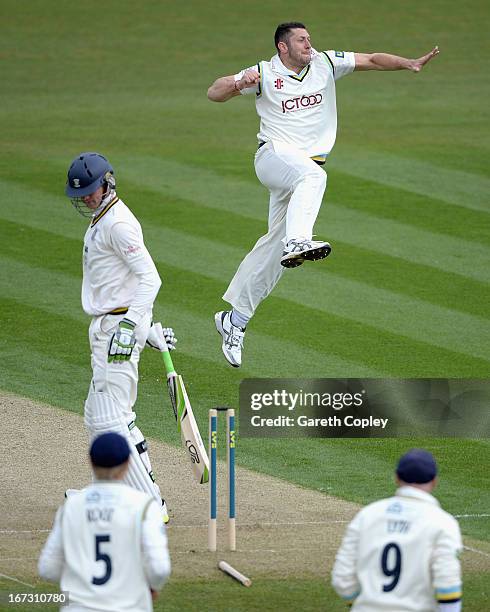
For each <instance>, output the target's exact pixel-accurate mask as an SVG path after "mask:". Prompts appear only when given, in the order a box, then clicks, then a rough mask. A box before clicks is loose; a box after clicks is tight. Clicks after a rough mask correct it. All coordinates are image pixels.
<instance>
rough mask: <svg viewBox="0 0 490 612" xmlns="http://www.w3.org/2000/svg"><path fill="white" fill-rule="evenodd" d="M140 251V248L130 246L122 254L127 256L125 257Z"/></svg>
mask: <svg viewBox="0 0 490 612" xmlns="http://www.w3.org/2000/svg"><path fill="white" fill-rule="evenodd" d="M140 250H141V247H140V246H139V245H133V244H130V245H129V246H128V248H127V249H125V251H124V254H125V255H127V256H129V255H134V254H135V253H137V252H138V251H140Z"/></svg>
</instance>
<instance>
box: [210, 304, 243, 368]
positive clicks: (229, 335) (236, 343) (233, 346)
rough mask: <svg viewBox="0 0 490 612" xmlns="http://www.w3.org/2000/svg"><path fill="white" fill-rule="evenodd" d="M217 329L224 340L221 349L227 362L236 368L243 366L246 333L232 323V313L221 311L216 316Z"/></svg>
mask: <svg viewBox="0 0 490 612" xmlns="http://www.w3.org/2000/svg"><path fill="white" fill-rule="evenodd" d="M214 322H215V323H216V329H217V330H218V333H220V334H221V337H222V338H223V343H222V345H221V349H222V351H223V355H224V356H225V358H226V361H228V363H229V364H230V365H231V366H233V367H234V368H239V367H240V366H241V365H242V348H243V336H244V335H245V331H244V330H243V329H242V328H241V327H236V326H235V325H233V324H232V322H231V312H227V311H224V310H222V311H220V312H217V313H216V314H215V315H214Z"/></svg>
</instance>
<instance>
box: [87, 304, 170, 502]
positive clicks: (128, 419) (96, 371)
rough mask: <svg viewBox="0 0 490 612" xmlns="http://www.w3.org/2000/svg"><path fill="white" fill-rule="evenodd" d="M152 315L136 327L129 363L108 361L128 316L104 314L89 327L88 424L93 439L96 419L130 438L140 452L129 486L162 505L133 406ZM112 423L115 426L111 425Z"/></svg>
mask: <svg viewBox="0 0 490 612" xmlns="http://www.w3.org/2000/svg"><path fill="white" fill-rule="evenodd" d="M151 316H152V315H151V312H150V313H148V314H146V315H145V316H144V317H143V318H142V319H141V321H140V322H139V323H138V325H137V326H136V328H135V336H136V344H135V346H134V348H133V351H132V353H131V358H130V359H129V360H128V361H117V362H114V361H113V362H110V363H109V362H108V361H107V356H108V349H109V341H110V339H111V337H112V334H113V333H114V332H115V331H117V328H118V325H119V321H120V320H121V319H123V318H124V315H110V314H107V315H101V316H98V317H94V318H93V319H92V322H91V323H90V327H89V340H90V349H91V352H92V356H91V361H92V381H91V383H90V390H89V394H88V397H87V402H86V403H85V424H86V426H87V429H88V430H89V433H90V436H91V437H92V436H93V435H94V434H97V433H98V430H96V428H95V426H94V421H93V418H94V417H95V418H96V419H97V421H98V422H99V423H100V421H101V420H102V421H103V422H105V423H106V426H110V427H111V430H115V431H118V432H120V433H122V435H125V436H127V439H128V442H129V443H130V444H133V445H134V447H135V448H136V449H137V451H138V452H137V454H135V453H132V455H133V459H134V463H131V464H130V467H129V470H128V473H127V475H126V477H125V482H126V484H128V485H130V486H132V487H134V488H137V489H140V490H141V491H144V492H145V493H149V494H150V495H152V496H153V497H154V498H155V500H156V501H157V502H158V503H159V504H160V503H161V494H160V489H159V487H158V485H157V484H156V483H155V481H154V477H153V471H152V467H151V462H150V457H149V455H148V450H147V448H146V445H145V442H144V439H145V438H144V436H143V434H142V433H141V431H140V429H139V428H138V427H137V426H136V425H135V423H134V421H135V419H136V414H135V413H134V411H133V406H134V404H135V402H136V397H137V393H138V363H139V360H140V355H141V351H142V350H143V348H144V346H145V344H146V339H147V338H148V332H149V330H150V325H151ZM92 392H94V393H95V396H97V394H98V395H100V394H105V395H107V396H110V405H108V404H107V401H97V398H95V401H94V395H93V393H92ZM111 424H112V426H111Z"/></svg>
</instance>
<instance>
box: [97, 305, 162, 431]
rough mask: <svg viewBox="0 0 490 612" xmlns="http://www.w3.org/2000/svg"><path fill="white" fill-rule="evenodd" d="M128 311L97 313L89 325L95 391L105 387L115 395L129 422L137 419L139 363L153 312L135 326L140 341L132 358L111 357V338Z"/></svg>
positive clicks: (105, 390)
mask: <svg viewBox="0 0 490 612" xmlns="http://www.w3.org/2000/svg"><path fill="white" fill-rule="evenodd" d="M123 318H124V315H110V314H107V315H101V316H99V317H94V318H93V319H92V322H91V323H90V327H89V341H90V350H91V353H92V355H91V362H92V383H93V389H94V391H102V392H104V393H107V394H109V395H110V396H112V398H113V399H114V401H115V403H116V405H117V406H118V408H119V409H120V410H121V414H122V416H123V418H124V419H125V421H126V423H127V424H129V423H130V422H131V421H134V419H135V418H136V414H135V413H134V412H133V406H134V404H135V402H136V397H137V392H138V363H139V360H140V355H141V351H142V350H143V348H144V346H145V343H146V339H147V337H148V332H149V330H150V325H151V314H147V315H145V317H143V319H142V320H141V321H140V323H139V324H138V325H137V326H136V328H135V335H136V345H135V347H134V348H133V352H132V353H131V358H130V359H129V360H128V361H116V362H114V361H112V362H111V363H109V362H108V361H107V353H108V350H109V340H110V339H111V337H112V334H113V333H114V332H115V331H117V328H118V325H119V321H121V320H122V319H123Z"/></svg>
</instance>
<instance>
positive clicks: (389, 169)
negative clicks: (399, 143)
mask: <svg viewBox="0 0 490 612" xmlns="http://www.w3.org/2000/svg"><path fill="white" fill-rule="evenodd" d="M330 164H331V166H332V167H333V168H338V169H339V170H341V171H342V172H345V173H346V174H352V175H353V176H357V177H360V178H365V179H369V180H370V181H376V182H378V183H381V184H382V185H388V186H389V187H395V188H396V189H400V190H406V191H410V192H413V193H418V194H420V195H424V196H428V197H430V198H438V199H440V200H443V201H444V202H447V203H448V204H455V205H457V206H463V207H464V208H468V209H470V210H478V211H483V212H487V213H488V212H490V201H489V195H488V194H489V193H490V179H488V178H486V177H483V176H480V175H478V174H473V173H470V172H465V171H463V170H454V169H447V168H443V167H441V166H438V165H437V164H432V163H429V162H427V161H419V160H415V159H409V158H407V157H402V156H401V155H395V154H388V153H380V152H377V151H373V150H370V149H366V148H363V149H359V148H358V149H356V150H355V151H353V150H349V149H348V148H346V147H342V148H339V149H337V150H336V152H335V155H333V156H332V159H331V162H329V165H330Z"/></svg>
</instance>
